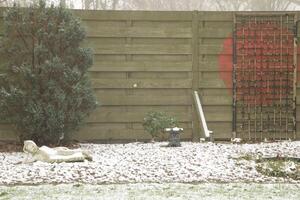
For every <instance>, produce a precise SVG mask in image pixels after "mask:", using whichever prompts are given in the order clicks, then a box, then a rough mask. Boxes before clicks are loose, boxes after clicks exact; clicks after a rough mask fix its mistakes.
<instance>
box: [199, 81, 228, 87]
mask: <svg viewBox="0 0 300 200" xmlns="http://www.w3.org/2000/svg"><path fill="white" fill-rule="evenodd" d="M199 88H227V86H226V85H225V83H224V81H223V80H221V79H212V80H211V79H202V80H200V82H199Z"/></svg>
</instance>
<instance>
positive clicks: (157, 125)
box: [143, 111, 178, 142]
mask: <svg viewBox="0 0 300 200" xmlns="http://www.w3.org/2000/svg"><path fill="white" fill-rule="evenodd" d="M177 123H178V122H177V120H176V119H175V118H174V117H171V116H168V115H167V114H166V113H164V112H157V111H151V112H148V113H147V114H146V116H145V118H144V122H143V127H144V129H145V131H146V132H148V133H149V134H150V135H151V142H154V141H155V138H157V137H158V136H159V135H161V134H163V133H164V129H165V128H170V127H171V128H172V127H175V126H177Z"/></svg>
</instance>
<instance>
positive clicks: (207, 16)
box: [198, 11, 234, 22]
mask: <svg viewBox="0 0 300 200" xmlns="http://www.w3.org/2000/svg"><path fill="white" fill-rule="evenodd" d="M233 16H234V12H229V11H227V12H220V11H201V12H199V14H198V19H199V20H200V21H218V22H220V21H226V22H232V21H233Z"/></svg>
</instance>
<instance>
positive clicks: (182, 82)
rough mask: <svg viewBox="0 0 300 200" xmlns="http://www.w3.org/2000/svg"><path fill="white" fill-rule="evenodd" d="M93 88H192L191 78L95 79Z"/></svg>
mask: <svg viewBox="0 0 300 200" xmlns="http://www.w3.org/2000/svg"><path fill="white" fill-rule="evenodd" d="M92 86H93V88H191V86H192V82H191V79H175V80H173V79H170V80H166V79H156V80H153V79H93V80H92Z"/></svg>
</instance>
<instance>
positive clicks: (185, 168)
mask: <svg viewBox="0 0 300 200" xmlns="http://www.w3.org/2000/svg"><path fill="white" fill-rule="evenodd" d="M166 144H167V143H129V144H81V148H82V149H85V150H88V151H89V152H91V153H92V155H93V158H94V161H92V162H88V161H87V162H77V163H60V164H55V163H54V164H49V163H43V162H35V163H29V164H22V163H21V162H22V161H23V160H24V159H25V157H26V155H25V153H22V152H14V153H0V185H13V184H42V183H44V184H45V183H46V184H47V183H49V184H50V183H76V182H80V183H89V184H105V183H106V184H108V183H141V182H143V183H149V182H151V183H153V182H155V183H174V182H181V183H193V182H267V183H273V182H277V183H278V182H285V183H286V182H289V183H300V181H299V180H298V181H295V180H292V179H284V178H274V177H266V176H264V175H262V174H260V173H259V172H257V171H256V169H255V162H254V161H253V160H243V159H235V158H237V157H240V156H244V155H248V154H251V155H263V156H276V155H281V156H293V157H300V141H297V142H278V143H262V144H224V143H215V144H214V143H192V142H183V143H182V147H177V148H170V147H164V146H165V145H166Z"/></svg>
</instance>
